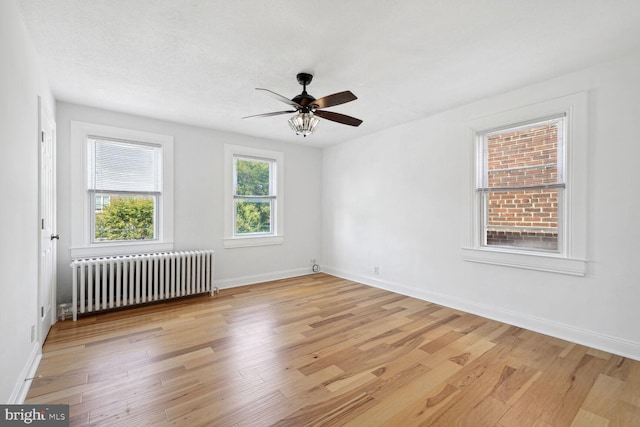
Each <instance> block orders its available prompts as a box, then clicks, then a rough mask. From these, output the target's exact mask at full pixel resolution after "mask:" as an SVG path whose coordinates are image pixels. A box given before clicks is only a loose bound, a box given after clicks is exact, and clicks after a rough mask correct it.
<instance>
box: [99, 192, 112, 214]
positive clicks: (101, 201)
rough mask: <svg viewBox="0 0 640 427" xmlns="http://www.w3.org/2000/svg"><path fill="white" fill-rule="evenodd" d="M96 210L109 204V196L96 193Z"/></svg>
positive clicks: (100, 210)
mask: <svg viewBox="0 0 640 427" xmlns="http://www.w3.org/2000/svg"><path fill="white" fill-rule="evenodd" d="M95 200H96V212H102V211H103V210H104V208H105V207H107V206H109V203H110V202H111V197H110V196H107V195H102V194H96V199H95Z"/></svg>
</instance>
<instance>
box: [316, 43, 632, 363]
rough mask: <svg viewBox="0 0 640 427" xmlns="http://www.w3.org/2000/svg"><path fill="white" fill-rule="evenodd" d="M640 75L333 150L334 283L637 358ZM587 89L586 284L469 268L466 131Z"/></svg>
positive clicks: (618, 76) (563, 80)
mask: <svg viewBox="0 0 640 427" xmlns="http://www.w3.org/2000/svg"><path fill="white" fill-rule="evenodd" d="M638 76H640V53H636V54H633V55H630V56H627V57H624V58H621V59H619V60H616V61H613V62H609V63H605V64H601V65H599V66H597V67H593V68H590V69H586V70H583V71H579V72H575V73H573V74H570V75H566V76H563V77H560V78H557V79H554V80H550V81H547V82H543V83H540V84H536V85H531V86H528V87H524V88H521V89H519V90H516V91H513V92H510V93H507V94H503V95H502V96H497V97H494V98H491V99H485V100H482V101H479V102H475V103H473V104H470V105H466V106H462V107H460V108H456V109H454V110H450V111H447V112H443V113H441V114H438V115H435V116H432V117H428V118H425V119H423V120H420V121H417V122H413V123H409V124H405V125H402V126H398V127H395V128H393V129H388V130H386V131H384V132H380V133H378V134H376V135H374V136H369V137H366V138H362V139H358V140H354V141H351V142H349V143H346V144H339V145H335V146H332V147H330V148H328V149H326V150H325V151H324V162H323V183H324V184H323V210H324V217H323V220H324V228H323V231H324V248H323V260H324V263H325V268H324V269H325V271H328V272H330V273H334V274H337V275H340V276H343V277H348V278H352V279H357V280H360V281H362V282H365V283H369V284H372V285H375V286H380V287H383V288H387V289H391V290H395V291H398V292H401V293H405V294H409V295H413V296H417V297H420V298H423V299H426V300H430V301H433V302H436V303H441V304H444V305H448V306H452V307H456V308H460V309H463V310H466V311H469V312H474V313H478V314H481V315H485V316H487V317H491V318H495V319H498V320H503V321H507V322H509V323H512V324H516V325H520V326H524V327H527V328H530V329H533V330H538V331H541V332H545V333H549V334H551V335H555V336H559V337H562V338H566V339H570V340H572V341H576V342H580V343H585V344H588V345H591V346H594V347H597V348H601V349H605V350H609V351H612V352H614V353H618V354H622V355H627V356H631V357H633V358H635V359H640V328H639V327H638V325H639V322H640V317H639V314H638V313H639V310H638V305H639V303H640V262H638V259H637V258H638V254H639V253H640V251H638V249H637V248H638V242H639V241H640V227H639V226H638V222H639V220H640V214H639V212H640V188H639V187H638V183H639V182H640V178H638V159H640V142H639V138H638V132H637V128H636V125H637V123H638V119H639V118H640V102H639V100H640V82H639V80H638ZM580 91H588V97H589V105H588V108H589V129H588V131H589V138H588V144H589V147H588V152H589V160H588V174H589V180H588V200H589V207H588V209H587V212H584V214H585V215H587V221H588V224H589V225H588V236H587V242H588V247H587V252H588V267H587V268H588V271H587V275H586V276H585V277H572V276H567V275H562V274H558V273H547V272H540V271H531V270H522V269H517V268H512V267H501V266H492V265H485V264H476V263H470V262H466V261H463V260H462V254H461V248H462V246H463V244H464V241H465V236H464V235H463V232H464V230H467V229H468V227H467V226H466V223H465V222H466V221H468V220H469V212H470V209H471V206H470V202H469V192H470V189H471V188H472V187H471V186H472V185H473V179H472V171H473V163H472V149H473V148H472V141H471V133H470V131H469V127H468V124H467V123H468V121H470V120H472V119H475V118H478V117H482V116H486V115H491V114H495V113H498V112H502V111H506V110H509V109H512V108H516V107H519V106H522V105H527V104H532V103H535V102H540V101H546V100H549V99H553V98H557V97H560V96H564V95H568V94H572V93H576V92H580ZM375 266H378V267H379V274H378V275H376V274H374V267H375Z"/></svg>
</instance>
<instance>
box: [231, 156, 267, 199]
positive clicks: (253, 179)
mask: <svg viewBox="0 0 640 427" xmlns="http://www.w3.org/2000/svg"><path fill="white" fill-rule="evenodd" d="M269 174H270V163H269V162H267V161H259V160H248V159H239V158H237V159H236V195H238V196H269V195H271V193H270V191H271V188H270V186H269V183H270V182H271V179H270V176H269Z"/></svg>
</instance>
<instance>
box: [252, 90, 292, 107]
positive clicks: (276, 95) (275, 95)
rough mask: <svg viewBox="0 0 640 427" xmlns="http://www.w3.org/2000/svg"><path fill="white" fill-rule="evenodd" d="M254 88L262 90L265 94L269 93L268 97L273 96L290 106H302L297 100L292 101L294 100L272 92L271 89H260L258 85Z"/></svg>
mask: <svg viewBox="0 0 640 427" xmlns="http://www.w3.org/2000/svg"><path fill="white" fill-rule="evenodd" d="M256 90H261V91H264V93H265V94H266V95H269V96H270V97H272V98H275V99H277V100H278V101H280V102H284V103H285V104H289V105H291V106H292V107H296V108H302V105H300V104H298V103H297V102H294V101H292V100H290V99H289V98H286V97H284V96H282V95H280V94H277V93H275V92H274V91H272V90H269V89H262V88H259V87H257V88H256Z"/></svg>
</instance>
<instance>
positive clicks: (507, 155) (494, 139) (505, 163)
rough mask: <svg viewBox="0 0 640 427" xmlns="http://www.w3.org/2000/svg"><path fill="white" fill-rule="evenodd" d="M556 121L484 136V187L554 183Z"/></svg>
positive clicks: (555, 173) (556, 144)
mask: <svg viewBox="0 0 640 427" xmlns="http://www.w3.org/2000/svg"><path fill="white" fill-rule="evenodd" d="M560 120H562V119H555V120H552V121H549V122H543V123H534V124H532V125H529V126H526V127H520V128H517V129H511V130H510V129H506V130H504V131H500V132H495V133H492V134H490V135H487V172H488V183H487V184H488V187H489V188H496V187H525V186H536V185H545V184H556V183H558V182H559V178H560V179H561V177H559V175H558V153H559V149H558V148H559V147H558V144H559V142H561V138H560V139H559V138H558V135H559V131H560V132H561V126H560V125H559V124H560V123H561V122H560Z"/></svg>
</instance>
